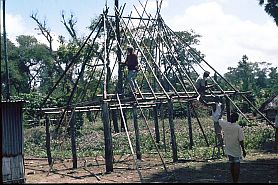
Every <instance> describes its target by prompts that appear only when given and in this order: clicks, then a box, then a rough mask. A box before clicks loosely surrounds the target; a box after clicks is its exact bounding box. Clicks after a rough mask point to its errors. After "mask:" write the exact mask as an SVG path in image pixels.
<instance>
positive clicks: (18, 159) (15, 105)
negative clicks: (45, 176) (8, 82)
mask: <svg viewBox="0 0 278 185" xmlns="http://www.w3.org/2000/svg"><path fill="white" fill-rule="evenodd" d="M23 104H24V101H13V102H11V101H7V102H1V130H2V180H3V183H24V182H25V169H24V151H23V149H24V141H23V138H24V137H23V112H22V108H23Z"/></svg>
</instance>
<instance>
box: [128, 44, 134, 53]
mask: <svg viewBox="0 0 278 185" xmlns="http://www.w3.org/2000/svg"><path fill="white" fill-rule="evenodd" d="M133 50H134V49H133V47H132V46H131V45H128V46H127V51H128V53H132V52H133Z"/></svg>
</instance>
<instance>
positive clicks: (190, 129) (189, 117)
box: [186, 102, 194, 150]
mask: <svg viewBox="0 0 278 185" xmlns="http://www.w3.org/2000/svg"><path fill="white" fill-rule="evenodd" d="M186 105H187V120H188V132H189V149H190V150H191V149H192V147H193V146H194V143H193V134H192V122H191V108H190V103H189V102H187V104H186Z"/></svg>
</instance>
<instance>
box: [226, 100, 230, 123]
mask: <svg viewBox="0 0 278 185" xmlns="http://www.w3.org/2000/svg"><path fill="white" fill-rule="evenodd" d="M225 101H226V112H227V121H231V102H230V100H229V98H228V97H225Z"/></svg>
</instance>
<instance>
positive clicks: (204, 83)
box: [195, 71, 215, 106]
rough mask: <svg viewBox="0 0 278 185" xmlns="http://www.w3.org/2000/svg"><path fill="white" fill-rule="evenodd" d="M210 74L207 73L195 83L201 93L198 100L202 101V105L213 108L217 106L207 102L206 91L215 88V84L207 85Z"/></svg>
mask: <svg viewBox="0 0 278 185" xmlns="http://www.w3.org/2000/svg"><path fill="white" fill-rule="evenodd" d="M209 74H210V72H209V71H205V72H204V74H203V76H199V77H198V78H197V80H196V82H195V87H196V89H197V91H198V93H199V96H198V97H197V100H198V101H200V102H201V103H203V104H205V105H206V106H212V105H214V104H215V102H207V101H206V100H205V95H206V90H208V89H210V88H212V87H213V86H214V85H213V84H208V83H207V80H208V77H209Z"/></svg>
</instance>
